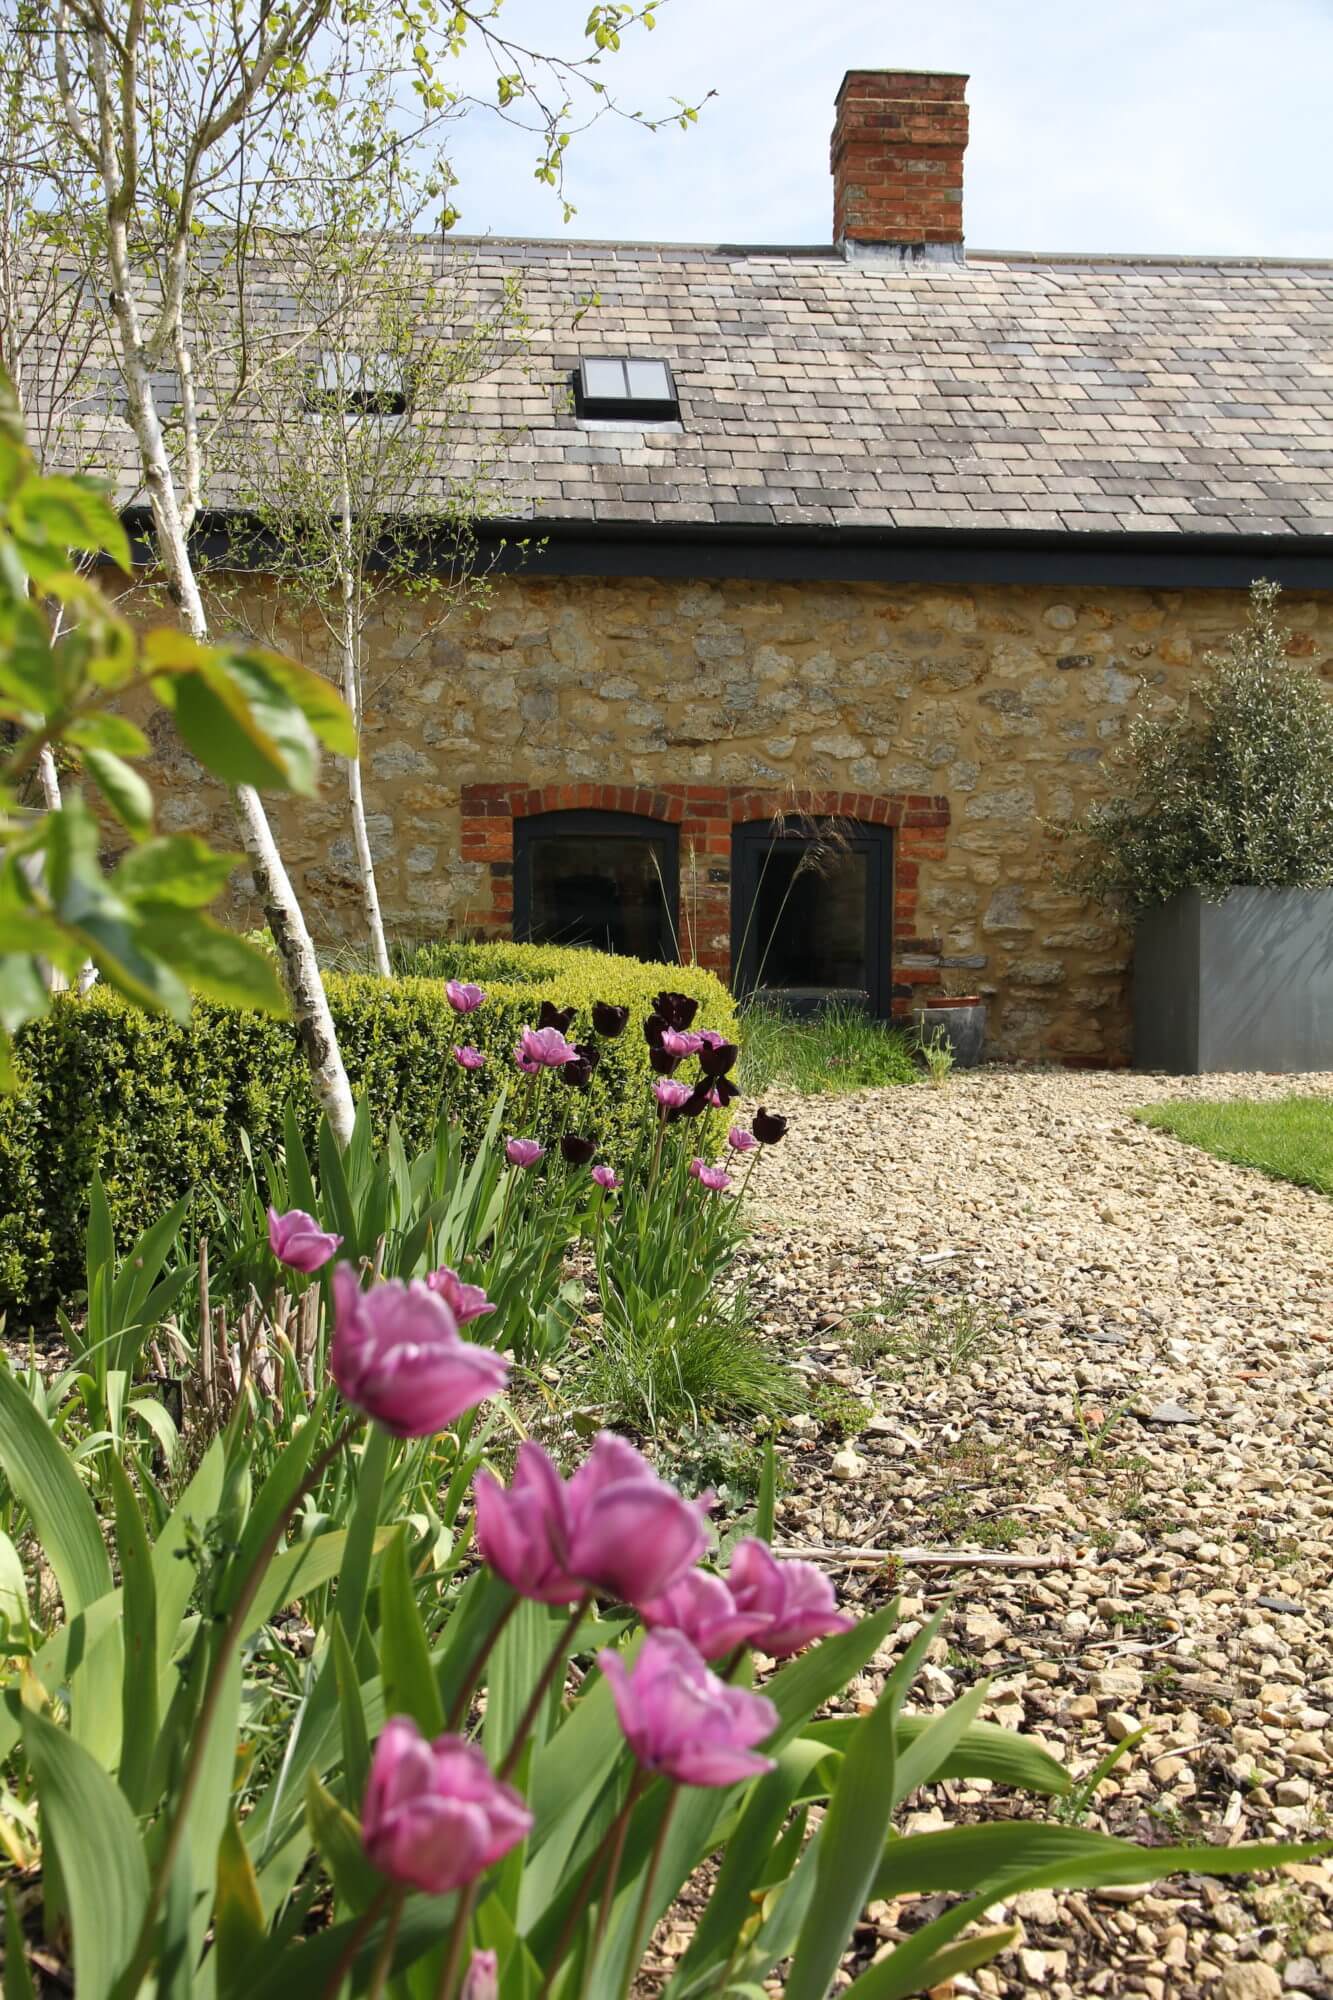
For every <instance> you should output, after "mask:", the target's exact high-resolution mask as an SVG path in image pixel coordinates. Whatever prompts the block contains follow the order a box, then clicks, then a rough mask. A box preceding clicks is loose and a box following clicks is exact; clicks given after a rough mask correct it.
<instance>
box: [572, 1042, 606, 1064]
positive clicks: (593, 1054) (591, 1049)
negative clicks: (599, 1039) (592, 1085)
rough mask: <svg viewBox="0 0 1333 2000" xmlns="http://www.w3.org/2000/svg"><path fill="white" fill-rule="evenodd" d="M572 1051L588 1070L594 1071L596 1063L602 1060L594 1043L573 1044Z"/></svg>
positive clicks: (599, 1051) (600, 1053)
mask: <svg viewBox="0 0 1333 2000" xmlns="http://www.w3.org/2000/svg"><path fill="white" fill-rule="evenodd" d="M574 1049H575V1052H576V1053H577V1054H578V1055H579V1056H581V1057H582V1058H583V1061H584V1062H586V1063H587V1065H588V1068H589V1069H596V1067H597V1065H598V1063H599V1062H600V1061H601V1060H602V1052H601V1050H600V1049H599V1048H598V1046H597V1044H596V1042H575V1044H574Z"/></svg>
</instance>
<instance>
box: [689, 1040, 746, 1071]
mask: <svg viewBox="0 0 1333 2000" xmlns="http://www.w3.org/2000/svg"><path fill="white" fill-rule="evenodd" d="M739 1054H740V1050H739V1048H738V1047H737V1046H736V1044H735V1042H710V1043H707V1044H706V1045H705V1046H704V1047H703V1048H701V1049H700V1051H699V1067H700V1069H701V1070H702V1071H703V1073H704V1075H705V1076H725V1075H726V1073H727V1071H728V1070H729V1069H730V1068H731V1066H732V1064H733V1063H734V1062H735V1060H736V1058H737V1056H738V1055H739Z"/></svg>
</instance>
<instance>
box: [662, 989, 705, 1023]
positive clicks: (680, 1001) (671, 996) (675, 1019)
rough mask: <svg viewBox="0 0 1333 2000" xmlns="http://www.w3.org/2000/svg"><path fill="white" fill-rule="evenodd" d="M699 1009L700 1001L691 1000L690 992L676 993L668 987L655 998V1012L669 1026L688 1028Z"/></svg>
mask: <svg viewBox="0 0 1333 2000" xmlns="http://www.w3.org/2000/svg"><path fill="white" fill-rule="evenodd" d="M698 1011H699V1002H698V1001H697V1000H691V998H690V996H689V994H688V993H675V992H672V991H670V990H669V989H668V991H666V992H664V993H658V994H655V995H654V998H653V1012H654V1013H655V1014H660V1015H661V1017H662V1020H663V1023H664V1024H665V1026H666V1027H668V1028H688V1027H689V1025H690V1023H691V1021H693V1019H694V1017H695V1015H696V1014H697V1013H698Z"/></svg>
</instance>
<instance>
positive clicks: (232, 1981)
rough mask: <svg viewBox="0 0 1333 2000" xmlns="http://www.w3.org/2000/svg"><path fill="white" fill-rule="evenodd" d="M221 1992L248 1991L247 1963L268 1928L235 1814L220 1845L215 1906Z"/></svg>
mask: <svg viewBox="0 0 1333 2000" xmlns="http://www.w3.org/2000/svg"><path fill="white" fill-rule="evenodd" d="M213 1925H214V1943H213V1949H214V1952H215V1954H216V1957H217V1989H218V1992H219V1993H221V1994H240V1993H241V1992H243V1991H244V1984H243V1975H244V1970H245V1965H246V1961H247V1959H249V1957H250V1955H251V1954H252V1953H253V1952H254V1951H256V1950H257V1949H259V1947H261V1946H262V1945H263V1943H264V1939H265V1936H266V1934H267V1925H266V1924H265V1921H264V1904H263V1900H262V1898H261V1896H260V1894H259V1883H258V1881H257V1880H256V1878H255V1871H254V1864H253V1863H252V1862H251V1859H250V1853H249V1850H248V1848H247V1847H246V1844H245V1842H244V1841H243V1840H242V1838H241V1829H240V1827H239V1826H238V1825H237V1824H236V1815H235V1813H234V1812H228V1814H227V1822H226V1825H225V1826H224V1827H223V1829H222V1838H221V1840H220V1841H219V1842H218V1874H217V1900H216V1902H215V1903H214V1906H213Z"/></svg>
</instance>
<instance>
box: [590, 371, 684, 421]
mask: <svg viewBox="0 0 1333 2000" xmlns="http://www.w3.org/2000/svg"><path fill="white" fill-rule="evenodd" d="M574 402H575V407H576V408H577V411H578V414H579V415H580V416H581V417H623V418H624V419H625V420H626V422H627V423H633V424H640V423H646V422H649V421H650V420H652V419H657V420H659V421H660V420H662V419H665V418H679V416H680V398H679V397H678V396H677V394H676V384H675V382H674V380H673V379H672V374H671V370H670V369H669V368H668V366H667V364H666V362H665V361H647V360H638V359H636V358H635V357H634V356H633V355H630V354H585V355H584V356H583V358H582V360H581V361H580V362H579V365H578V367H577V368H576V369H575V371H574Z"/></svg>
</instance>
